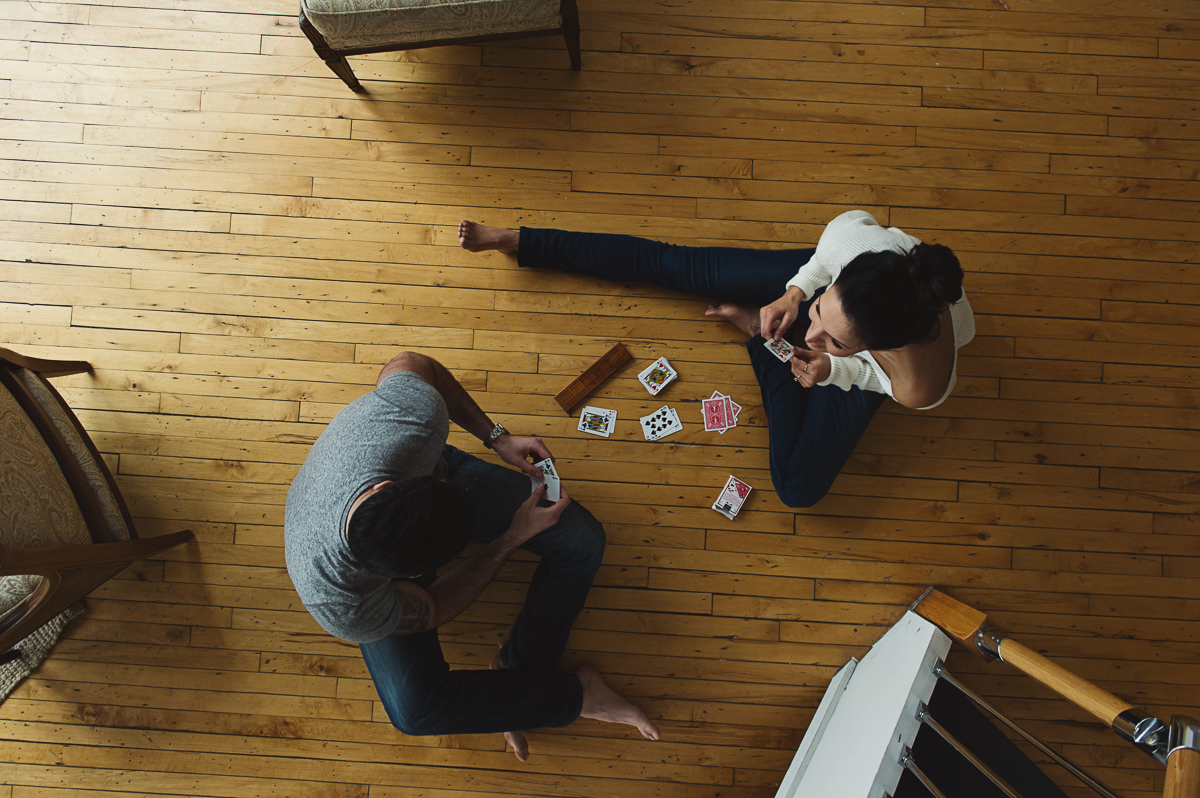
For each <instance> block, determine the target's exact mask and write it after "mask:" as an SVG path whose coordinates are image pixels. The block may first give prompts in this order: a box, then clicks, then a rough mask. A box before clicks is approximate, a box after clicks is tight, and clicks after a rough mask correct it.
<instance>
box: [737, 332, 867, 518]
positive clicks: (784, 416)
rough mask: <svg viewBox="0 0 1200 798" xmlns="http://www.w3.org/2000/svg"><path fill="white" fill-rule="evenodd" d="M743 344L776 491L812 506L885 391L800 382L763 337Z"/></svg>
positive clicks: (786, 499)
mask: <svg viewBox="0 0 1200 798" xmlns="http://www.w3.org/2000/svg"><path fill="white" fill-rule="evenodd" d="M805 318H807V317H805ZM747 348H748V349H749V350H750V364H751V366H752V367H753V368H754V374H755V376H756V377H758V384H759V387H760V388H761V390H762V400H763V410H765V411H766V414H767V429H768V440H769V458H770V466H771V481H772V482H773V483H774V484H775V491H776V492H777V493H778V494H779V498H780V499H781V500H782V501H783V503H784V504H786V505H787V506H789V507H811V506H813V505H814V504H816V503H817V502H818V501H820V500H821V499H822V498H823V497H824V496H825V494H826V493H828V492H829V488H830V487H831V486H832V485H833V481H834V480H835V479H836V478H837V475H838V474H839V473H840V472H841V470H842V466H844V465H845V464H846V461H847V460H849V459H850V455H851V454H853V453H854V447H855V446H857V445H858V441H859V439H861V438H862V435H863V433H864V432H865V431H866V429H867V425H868V424H870V422H871V418H872V417H873V416H874V415H875V411H876V410H878V409H879V406H880V405H882V404H883V400H884V399H885V398H886V397H885V396H884V394H881V393H874V392H871V391H863V390H861V389H860V388H857V387H855V388H851V389H850V390H849V391H843V390H842V389H841V388H838V387H837V386H835V385H825V386H821V385H818V386H815V387H813V388H803V387H801V386H800V384H799V383H797V382H796V381H795V378H794V377H793V376H792V370H791V368H790V367H789V365H788V364H787V363H781V362H780V361H779V360H778V359H777V358H776V357H775V356H774V355H772V354H771V353H770V352H768V351H767V350H766V349H765V348H764V347H763V346H762V339H760V338H752V339H750V341H748V342H747Z"/></svg>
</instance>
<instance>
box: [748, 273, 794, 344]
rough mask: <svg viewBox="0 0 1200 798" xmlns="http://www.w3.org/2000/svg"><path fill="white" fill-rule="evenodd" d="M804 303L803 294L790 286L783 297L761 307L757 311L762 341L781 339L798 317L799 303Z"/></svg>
mask: <svg viewBox="0 0 1200 798" xmlns="http://www.w3.org/2000/svg"><path fill="white" fill-rule="evenodd" d="M803 301H804V292H803V291H801V290H800V289H799V288H796V287H795V286H792V287H791V288H789V289H788V290H787V293H785V294H784V295H783V296H781V297H779V299H776V300H775V301H774V302H772V303H771V304H769V305H763V306H762V309H761V310H759V311H758V323H759V325H760V326H761V328H762V337H763V340H764V341H769V340H771V339H772V338H774V339H776V340H778V339H780V338H782V337H783V334H784V333H785V332H786V331H787V328H788V327H791V326H792V322H794V321H795V320H796V317H797V316H799V315H800V303H801V302H803Z"/></svg>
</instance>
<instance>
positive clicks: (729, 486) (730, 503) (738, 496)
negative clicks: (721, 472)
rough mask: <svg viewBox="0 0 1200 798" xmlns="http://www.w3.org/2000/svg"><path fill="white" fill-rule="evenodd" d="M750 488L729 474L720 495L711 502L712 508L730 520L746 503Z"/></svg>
mask: <svg viewBox="0 0 1200 798" xmlns="http://www.w3.org/2000/svg"><path fill="white" fill-rule="evenodd" d="M750 490H751V488H750V486H749V485H747V484H746V483H745V482H742V481H741V480H740V479H738V478H737V477H735V476H733V475H732V474H730V475H729V479H728V480H726V482H725V487H724V488H722V489H721V495H719V496H717V500H716V501H715V502H713V506H712V508H713V509H714V510H716V511H717V512H718V513H720V514H721V515H723V516H725V517H726V518H728V519H729V520H730V521H732V520H733V517H734V516H735V515H737V514H738V510H740V509H742V505H743V504H745V503H746V497H747V496H749V495H750Z"/></svg>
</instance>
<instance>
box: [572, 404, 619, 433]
mask: <svg viewBox="0 0 1200 798" xmlns="http://www.w3.org/2000/svg"><path fill="white" fill-rule="evenodd" d="M615 426H617V411H616V410H605V409H604V408H603V407H592V406H590V405H589V406H587V407H585V408H583V412H582V413H580V414H579V431H580V432H590V433H591V434H592V435H599V436H600V437H601V438H607V437H608V436H609V435H612V431H613V427H615Z"/></svg>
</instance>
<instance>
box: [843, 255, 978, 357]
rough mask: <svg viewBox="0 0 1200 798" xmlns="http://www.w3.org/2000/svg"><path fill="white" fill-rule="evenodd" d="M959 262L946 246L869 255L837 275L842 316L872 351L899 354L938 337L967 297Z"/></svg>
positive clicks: (857, 258)
mask: <svg viewBox="0 0 1200 798" xmlns="http://www.w3.org/2000/svg"><path fill="white" fill-rule="evenodd" d="M962 281H963V270H962V266H960V265H959V263H958V257H957V256H956V255H955V254H954V252H953V251H951V249H950V248H949V247H946V246H942V245H941V244H917V245H916V246H915V247H913V248H912V249H910V250H908V251H907V252H893V251H890V250H885V251H882V252H864V253H862V254H861V255H858V256H857V257H855V258H854V260H852V261H850V263H848V264H846V267H845V268H844V269H842V273H841V274H840V275H838V278H837V282H836V283H834V286H835V287H836V288H837V291H838V297H839V298H840V300H841V303H842V310H843V311H844V312H845V314H846V316H847V318H848V319H849V320H850V323H851V325H852V326H853V328H854V331H855V333H856V334H857V337H858V339H859V341H860V342H861V343H862V344H863V345H864V346H865V347H866V348H867V349H883V350H886V349H899V348H900V347H902V346H908V345H909V344H911V343H926V342H929V341H933V340H935V339H936V338H937V337H938V334H939V332H940V331H941V315H942V312H943V311H945V310H946V308H947V306H949V305H950V304H951V303H953V302H957V301H958V300H959V299H960V298H961V297H962Z"/></svg>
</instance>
